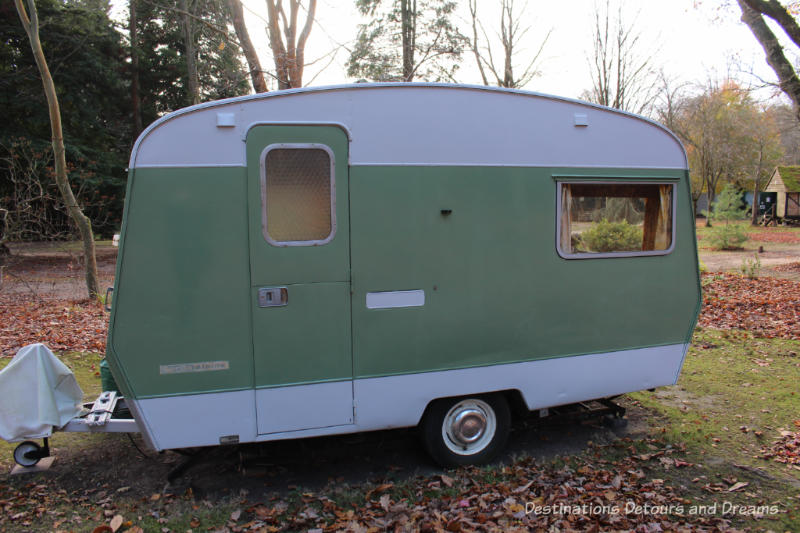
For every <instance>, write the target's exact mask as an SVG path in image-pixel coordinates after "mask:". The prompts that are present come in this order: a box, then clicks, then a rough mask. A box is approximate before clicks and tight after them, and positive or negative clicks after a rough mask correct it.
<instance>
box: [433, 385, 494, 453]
mask: <svg viewBox="0 0 800 533" xmlns="http://www.w3.org/2000/svg"><path fill="white" fill-rule="evenodd" d="M496 431H497V417H496V415H495V413H494V409H492V407H491V406H490V405H489V404H488V403H486V402H485V401H483V400H479V399H477V398H470V399H467V400H462V401H460V402H458V403H457V404H455V405H454V406H453V407H451V408H450V410H449V411H448V412H447V414H446V415H445V417H444V420H443V421H442V440H443V441H444V444H445V446H447V448H448V449H449V450H450V451H452V452H453V453H456V454H458V455H475V454H477V453H480V452H482V451H483V450H485V449H486V447H487V446H489V444H490V443H491V442H492V439H494V435H495V432H496Z"/></svg>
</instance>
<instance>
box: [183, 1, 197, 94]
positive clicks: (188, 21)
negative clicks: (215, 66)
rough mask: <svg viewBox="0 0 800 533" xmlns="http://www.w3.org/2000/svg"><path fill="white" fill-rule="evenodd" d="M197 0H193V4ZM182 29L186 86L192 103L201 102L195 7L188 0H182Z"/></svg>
mask: <svg viewBox="0 0 800 533" xmlns="http://www.w3.org/2000/svg"><path fill="white" fill-rule="evenodd" d="M195 3H196V2H195V1H193V2H192V4H193V6H192V7H194V4H195ZM180 9H181V29H182V30H183V50H184V54H186V76H187V83H186V87H187V90H188V92H189V102H190V103H191V104H199V103H200V80H199V78H198V75H197V53H196V51H195V42H194V20H192V15H193V14H194V9H190V7H189V5H188V2H187V0H180Z"/></svg>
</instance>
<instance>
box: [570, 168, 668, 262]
mask: <svg viewBox="0 0 800 533" xmlns="http://www.w3.org/2000/svg"><path fill="white" fill-rule="evenodd" d="M564 185H654V186H658V185H670V186H671V187H672V194H671V198H672V206H671V216H672V224H671V229H672V236H671V239H670V245H669V248H667V249H665V250H647V251H643V250H642V251H636V252H600V253H588V252H578V253H567V252H565V251H564V250H563V249H562V248H561V218H562V217H561V215H562V209H563V206H562V205H561V195H562V187H563V186H564ZM677 185H678V180H677V179H669V178H666V179H665V178H660V179H630V180H628V179H624V178H620V179H607V178H604V179H589V178H579V177H577V176H575V177H568V178H556V252H557V253H558V255H559V256H560V257H561V258H562V259H613V258H622V257H649V256H656V255H669V254H671V253H672V252H673V250H675V239H676V237H677V232H676V227H677V212H678V210H677V204H678V202H677V194H676V193H677V190H678V187H677Z"/></svg>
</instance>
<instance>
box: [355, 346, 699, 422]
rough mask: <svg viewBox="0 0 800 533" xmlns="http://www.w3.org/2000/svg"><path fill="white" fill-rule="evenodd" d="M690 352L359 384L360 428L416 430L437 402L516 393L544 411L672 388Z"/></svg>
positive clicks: (563, 360) (668, 350)
mask: <svg viewBox="0 0 800 533" xmlns="http://www.w3.org/2000/svg"><path fill="white" fill-rule="evenodd" d="M687 348H688V346H687V345H685V344H675V345H671V346H658V347H654V348H642V349H638V350H625V351H620V352H610V353H600V354H592V355H581V356H575V357H560V358H557V359H545V360H541V361H529V362H525V363H512V364H507V365H495V366H486V367H479V368H465V369H462V370H449V371H445V372H428V373H425V374H410V375H402V376H389V377H383V378H372V379H359V380H356V381H355V382H354V391H355V397H356V425H357V427H358V428H360V429H363V428H376V429H377V428H390V427H407V426H414V425H416V424H417V423H418V422H419V420H420V418H421V417H422V413H423V412H424V411H425V407H426V406H427V405H428V403H429V402H430V401H431V400H432V399H435V398H446V397H448V396H461V395H464V394H474V393H477V392H491V391H498V390H510V389H516V390H518V391H520V392H521V393H522V396H523V398H524V400H525V403H526V404H527V406H528V408H529V409H531V410H533V409H541V408H544V407H553V406H556V405H564V404H568V403H574V402H579V401H584V400H593V399H596V398H604V397H608V396H614V395H617V394H623V393H626V392H632V391H637V390H644V389H651V388H654V387H660V386H663V385H672V384H674V383H675V382H676V381H677V379H678V373H679V372H680V368H681V364H682V362H683V355H684V353H685V351H686V350H687Z"/></svg>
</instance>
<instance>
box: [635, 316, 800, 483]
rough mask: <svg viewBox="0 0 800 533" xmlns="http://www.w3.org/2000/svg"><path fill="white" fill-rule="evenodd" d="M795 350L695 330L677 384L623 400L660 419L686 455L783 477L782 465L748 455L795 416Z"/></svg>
mask: <svg viewBox="0 0 800 533" xmlns="http://www.w3.org/2000/svg"><path fill="white" fill-rule="evenodd" d="M798 353H800V342H798V341H789V340H781V339H761V338H755V337H753V336H752V335H751V334H750V333H748V332H745V331H736V330H733V331H715V330H700V331H698V332H697V333H696V334H695V337H694V341H693V343H692V348H691V349H690V351H689V354H688V356H687V358H686V361H685V364H684V367H683V371H682V373H681V378H680V381H679V383H678V385H675V386H673V387H665V388H661V389H658V390H656V391H655V392H639V393H634V394H632V395H630V396H631V397H632V398H633V399H635V400H638V401H639V402H640V403H641V404H642V405H643V406H645V407H648V408H651V409H654V410H656V411H657V412H659V413H661V414H662V415H664V416H665V417H666V418H667V419H668V421H669V422H670V423H669V425H668V426H667V427H666V433H667V435H668V436H669V437H670V438H672V439H673V440H675V441H680V442H685V443H686V444H687V445H688V446H689V448H690V449H691V450H692V451H695V452H697V453H700V454H719V455H722V456H726V457H736V460H737V463H738V464H748V465H751V466H758V467H760V468H764V469H765V470H767V471H769V472H770V473H772V474H775V475H780V474H784V475H785V474H786V470H787V469H786V467H785V466H784V465H780V464H778V463H774V462H768V461H764V460H761V459H758V458H756V456H758V455H759V453H760V450H761V446H762V445H765V444H770V443H771V442H772V441H773V440H774V439H775V438H777V437H778V436H779V435H780V433H779V432H780V430H781V429H788V428H791V427H793V421H794V420H797V419H800V391H797V390H796V384H797V383H800V356H799V355H798ZM795 472H796V471H795Z"/></svg>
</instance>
